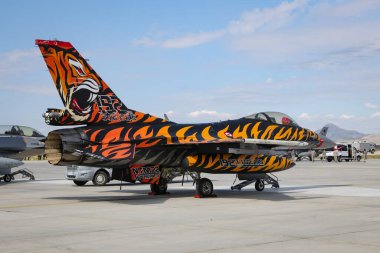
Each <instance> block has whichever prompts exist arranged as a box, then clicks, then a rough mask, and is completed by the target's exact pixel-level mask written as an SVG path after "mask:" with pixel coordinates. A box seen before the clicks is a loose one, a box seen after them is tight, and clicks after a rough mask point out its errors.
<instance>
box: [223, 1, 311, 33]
mask: <svg viewBox="0 0 380 253" xmlns="http://www.w3.org/2000/svg"><path fill="white" fill-rule="evenodd" d="M306 3H307V1H306V0H295V1H293V2H283V3H281V4H280V5H278V6H277V7H274V8H267V9H254V10H252V11H249V12H246V13H243V15H242V16H241V17H240V19H238V20H235V21H232V22H231V23H230V24H229V25H228V27H227V31H228V32H229V33H231V34H249V33H254V32H256V31H257V30H259V29H267V30H272V29H276V28H279V27H281V26H284V25H286V24H287V23H289V21H290V20H291V19H292V18H293V17H294V14H295V12H297V11H299V10H302V9H303V8H304V7H305V6H306Z"/></svg>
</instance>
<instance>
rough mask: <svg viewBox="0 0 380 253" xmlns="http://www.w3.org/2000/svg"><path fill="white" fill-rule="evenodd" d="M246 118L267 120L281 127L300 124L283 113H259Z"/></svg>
mask: <svg viewBox="0 0 380 253" xmlns="http://www.w3.org/2000/svg"><path fill="white" fill-rule="evenodd" d="M245 118H247V119H259V120H267V121H269V122H272V123H276V124H281V125H290V126H298V124H297V123H296V122H295V121H294V120H293V119H292V118H291V117H290V116H289V115H286V114H285V113H282V112H259V113H255V114H252V115H249V116H247V117H245Z"/></svg>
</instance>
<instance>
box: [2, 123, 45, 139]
mask: <svg viewBox="0 0 380 253" xmlns="http://www.w3.org/2000/svg"><path fill="white" fill-rule="evenodd" d="M0 135H19V136H26V137H45V136H44V135H43V134H41V133H40V132H38V131H37V130H35V129H33V128H31V127H26V126H17V125H2V126H0Z"/></svg>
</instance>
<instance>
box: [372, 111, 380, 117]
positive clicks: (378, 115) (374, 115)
mask: <svg viewBox="0 0 380 253" xmlns="http://www.w3.org/2000/svg"><path fill="white" fill-rule="evenodd" d="M371 118H380V112H375V113H374V114H372V115H371Z"/></svg>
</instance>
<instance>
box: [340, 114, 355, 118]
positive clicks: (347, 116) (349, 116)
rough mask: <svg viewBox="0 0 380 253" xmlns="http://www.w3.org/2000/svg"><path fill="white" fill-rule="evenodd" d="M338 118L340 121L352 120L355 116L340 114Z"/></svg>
mask: <svg viewBox="0 0 380 253" xmlns="http://www.w3.org/2000/svg"><path fill="white" fill-rule="evenodd" d="M339 118H341V119H353V118H355V115H348V114H342V115H340V117H339Z"/></svg>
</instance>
